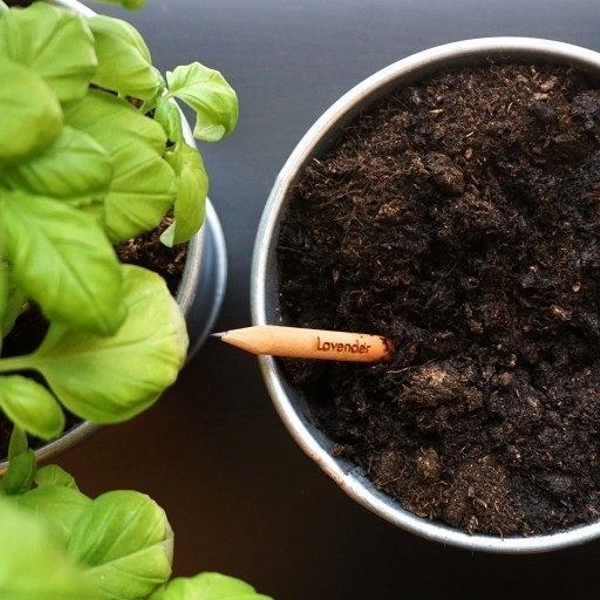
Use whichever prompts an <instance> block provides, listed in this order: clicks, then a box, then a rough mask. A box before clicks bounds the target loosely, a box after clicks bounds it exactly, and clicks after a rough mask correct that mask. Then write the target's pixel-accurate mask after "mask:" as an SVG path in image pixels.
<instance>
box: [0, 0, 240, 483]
mask: <svg viewBox="0 0 600 600" xmlns="http://www.w3.org/2000/svg"><path fill="white" fill-rule="evenodd" d="M0 11H2V15H1V26H0V66H1V68H0V72H2V89H3V93H2V94H1V95H0V104H1V105H2V111H0V114H2V117H1V118H0V120H1V121H2V123H0V131H2V139H1V140H0V216H1V219H0V223H1V226H0V229H1V230H2V231H1V232H0V240H1V241H2V242H1V243H0V334H1V336H2V337H1V338H0V350H1V351H2V355H1V357H0V410H1V411H2V412H3V413H4V415H5V416H6V419H5V426H1V427H0V433H1V434H2V436H0V444H2V445H3V446H2V448H1V449H0V456H7V447H8V439H9V436H10V432H11V428H12V426H13V424H14V425H15V426H16V428H17V429H20V430H21V431H22V432H25V433H27V434H28V435H29V436H30V437H32V438H38V439H40V440H43V441H44V443H40V444H35V443H32V446H34V447H35V448H36V454H37V458H38V459H46V458H48V457H50V456H52V455H54V454H56V453H57V452H59V451H62V450H64V449H66V448H67V447H69V446H72V445H73V444H74V443H76V442H78V441H80V440H81V439H82V438H84V437H85V436H87V435H88V434H89V433H91V432H92V431H93V430H94V429H95V428H96V427H97V426H98V425H101V424H108V423H117V422H121V421H124V420H127V419H130V418H132V417H133V416H135V415H137V414H139V413H140V412H142V411H143V410H145V409H146V408H148V407H149V406H150V405H151V404H152V403H153V402H155V401H156V399H157V398H158V397H159V396H160V394H161V393H162V391H164V389H166V388H167V387H168V386H169V385H171V384H172V383H173V382H174V381H175V379H176V377H177V374H178V372H179V370H180V369H181V368H182V366H183V364H184V362H185V361H186V360H187V359H189V358H190V357H191V356H192V354H193V353H194V352H195V351H196V350H197V349H198V348H199V347H200V345H201V344H202V342H203V341H204V340H205V339H206V337H207V335H208V333H209V332H210V331H211V329H212V327H213V324H214V321H215V319H216V317H217V315H218V312H219V310H220V307H221V303H222V300H223V294H224V288H225V281H226V271H227V268H226V253H225V244H224V238H223V233H222V230H221V227H220V223H219V219H218V217H217V214H216V212H215V210H214V209H213V207H212V205H211V204H210V201H209V200H208V198H207V190H208V176H207V174H206V172H205V170H204V166H203V163H202V158H201V156H200V154H199V152H198V149H197V148H196V141H195V140H201V141H210V142H214V141H218V140H219V139H221V138H222V137H224V136H225V135H227V134H228V133H229V132H230V131H231V130H232V129H233V128H234V127H235V123H236V120H237V98H236V96H235V92H234V91H233V90H232V89H231V87H230V86H229V85H228V84H227V82H226V81H225V79H224V78H223V77H222V75H221V74H220V73H219V72H217V71H214V70H212V69H209V68H208V67H205V66H203V65H201V64H200V63H196V62H194V63H191V64H190V65H186V66H180V67H176V68H175V69H174V71H173V72H168V73H167V74H166V77H164V78H163V76H162V74H161V73H160V72H158V70H157V69H156V68H155V67H154V66H153V64H152V62H151V57H150V52H149V50H148V48H147V46H146V45H145V42H144V40H143V39H142V37H141V35H140V34H139V32H137V31H136V30H135V29H134V28H133V27H132V26H131V25H130V24H129V23H127V22H126V21H123V20H120V19H115V18H111V17H106V16H102V15H96V14H95V13H94V12H93V11H91V10H90V9H89V8H87V7H85V6H83V5H82V4H79V3H78V2H75V1H73V0H55V1H48V2H36V3H34V4H33V5H31V6H29V7H27V8H10V9H9V8H7V7H6V6H5V5H2V6H0ZM32 57H34V58H32ZM207 96H210V97H207ZM15 99H16V100H15ZM176 99H177V100H180V101H182V102H185V103H187V104H188V105H189V106H190V108H191V109H192V111H193V113H194V114H195V124H194V129H193V130H192V128H191V127H190V126H189V125H188V123H187V122H186V120H185V118H184V116H183V113H182V111H181V110H180V108H179V106H178V104H177V103H176ZM16 131H19V132H21V133H23V135H21V137H20V138H15V136H14V135H11V132H12V133H13V134H14V132H16ZM15 140H17V141H15ZM63 408H64V411H63ZM65 415H66V418H65ZM59 436H60V437H59ZM5 467H6V463H0V473H2V472H3V470H4V469H5Z"/></svg>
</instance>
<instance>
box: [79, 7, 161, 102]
mask: <svg viewBox="0 0 600 600" xmlns="http://www.w3.org/2000/svg"><path fill="white" fill-rule="evenodd" d="M88 23H89V25H90V27H91V30H92V33H93V34H94V38H95V40H96V53H97V55H98V69H97V70H96V73H95V75H94V77H93V82H94V83H95V84H96V85H97V86H99V87H101V88H104V89H107V90H114V91H116V92H117V93H118V94H119V96H121V97H125V96H131V97H133V98H139V99H140V100H143V101H144V102H146V103H147V104H152V103H153V102H155V100H156V98H157V96H158V94H159V92H160V91H161V90H162V89H164V80H163V78H162V76H161V74H160V72H159V71H158V70H157V69H156V68H155V67H154V66H153V65H152V59H151V57H150V51H149V50H148V47H147V46H146V44H145V42H144V40H143V39H142V36H141V35H140V34H139V33H138V31H137V30H136V29H135V28H133V27H132V26H131V25H130V24H129V23H127V22H126V21H121V20H120V19H114V18H110V17H106V16H97V17H92V18H90V19H89V20H88Z"/></svg>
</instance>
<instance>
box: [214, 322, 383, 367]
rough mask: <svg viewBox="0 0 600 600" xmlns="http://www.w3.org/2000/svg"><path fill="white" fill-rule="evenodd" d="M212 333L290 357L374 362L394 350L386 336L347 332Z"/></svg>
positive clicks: (271, 329) (264, 329)
mask: <svg viewBox="0 0 600 600" xmlns="http://www.w3.org/2000/svg"><path fill="white" fill-rule="evenodd" d="M213 335H214V336H215V337H218V338H220V339H221V340H222V341H223V342H225V343H227V344H231V345H232V346H236V347H237V348H241V349H242V350H246V351H247V352H252V353H253V354H270V355H272V356H287V357H291V358H315V359H321V360H341V361H352V362H364V363H373V362H382V361H387V360H390V358H391V356H392V352H393V344H392V342H391V341H390V340H389V339H387V338H386V337H383V336H380V335H371V334H365V333H352V332H347V331H328V330H325V329H307V328H303V327H284V326H281V325H255V326H253V327H243V328H241V329H231V330H230V331H224V332H222V333H216V334H213Z"/></svg>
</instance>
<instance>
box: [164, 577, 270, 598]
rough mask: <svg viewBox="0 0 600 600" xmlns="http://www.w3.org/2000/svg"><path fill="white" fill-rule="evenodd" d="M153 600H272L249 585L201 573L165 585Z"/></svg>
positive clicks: (229, 578) (231, 578)
mask: <svg viewBox="0 0 600 600" xmlns="http://www.w3.org/2000/svg"><path fill="white" fill-rule="evenodd" d="M153 600H272V599H271V598H270V597H268V596H264V595H263V594H259V593H258V592H257V591H256V590H255V589H254V588H253V587H252V586H251V585H249V584H247V583H245V582H243V581H240V580H239V579H235V578H234V577H228V576H227V575H221V574H219V573H201V574H200V575H196V576H195V577H178V578H177V579H173V580H172V581H170V582H169V583H168V584H167V587H166V588H165V589H164V590H162V591H161V592H159V593H158V594H157V596H156V598H155V599H154V598H153Z"/></svg>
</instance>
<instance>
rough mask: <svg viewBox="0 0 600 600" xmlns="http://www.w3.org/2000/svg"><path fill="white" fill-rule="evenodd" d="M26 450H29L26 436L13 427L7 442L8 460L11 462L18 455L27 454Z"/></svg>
mask: <svg viewBox="0 0 600 600" xmlns="http://www.w3.org/2000/svg"><path fill="white" fill-rule="evenodd" d="M27 450H29V441H28V440H27V434H26V433H25V431H24V430H23V429H21V428H20V427H19V426H18V425H14V426H13V429H12V431H11V433H10V440H9V442H8V460H9V461H11V460H13V459H14V458H16V457H17V456H19V454H24V453H25V452H27Z"/></svg>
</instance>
